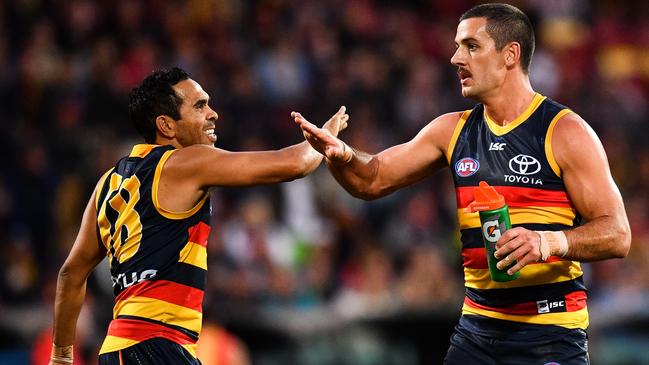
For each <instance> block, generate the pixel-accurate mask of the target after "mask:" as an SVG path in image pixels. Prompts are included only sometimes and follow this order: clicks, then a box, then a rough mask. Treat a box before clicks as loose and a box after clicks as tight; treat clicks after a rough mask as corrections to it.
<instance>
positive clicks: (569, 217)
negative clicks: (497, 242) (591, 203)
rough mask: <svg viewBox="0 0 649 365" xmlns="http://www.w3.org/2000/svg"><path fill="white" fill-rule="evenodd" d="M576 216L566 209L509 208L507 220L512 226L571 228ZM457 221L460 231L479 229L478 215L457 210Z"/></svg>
mask: <svg viewBox="0 0 649 365" xmlns="http://www.w3.org/2000/svg"><path fill="white" fill-rule="evenodd" d="M576 216H577V214H576V210H575V209H574V208H568V207H537V206H529V207H509V218H510V220H511V223H512V224H525V223H541V224H563V225H566V226H572V225H573V221H574V219H575V217H576ZM457 221H458V224H459V226H460V229H468V228H479V227H480V215H479V214H478V213H468V212H466V211H465V209H464V208H460V209H458V210H457Z"/></svg>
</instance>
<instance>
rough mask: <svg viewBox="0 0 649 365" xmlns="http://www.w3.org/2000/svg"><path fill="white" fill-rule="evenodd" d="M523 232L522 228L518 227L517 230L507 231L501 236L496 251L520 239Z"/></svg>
mask: <svg viewBox="0 0 649 365" xmlns="http://www.w3.org/2000/svg"><path fill="white" fill-rule="evenodd" d="M521 230H522V228H521V227H516V228H512V229H508V230H506V231H505V232H504V233H503V234H502V235H500V238H499V239H498V242H496V249H499V248H501V247H502V246H503V245H504V244H506V243H507V242H509V241H511V240H513V239H514V238H516V237H518V236H519V235H520V234H521V233H522V232H521Z"/></svg>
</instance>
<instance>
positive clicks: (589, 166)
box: [552, 114, 625, 220]
mask: <svg viewBox="0 0 649 365" xmlns="http://www.w3.org/2000/svg"><path fill="white" fill-rule="evenodd" d="M552 144H553V149H554V152H555V155H556V158H557V163H558V165H559V167H560V169H561V172H562V179H563V181H564V184H565V186H566V190H567V191H568V194H569V196H570V199H571V200H572V202H573V204H574V205H575V208H576V209H577V211H578V212H579V213H580V214H581V216H583V217H584V218H585V219H586V220H592V219H594V218H597V217H602V216H616V215H620V214H621V215H625V213H624V206H623V202H622V197H621V195H620V191H619V190H618V188H617V185H616V184H615V182H614V181H613V177H612V176H611V171H610V168H609V164H608V160H607V158H606V153H605V151H604V148H603V146H602V144H601V142H600V140H599V138H598V137H597V135H596V134H595V132H594V131H593V130H592V129H591V128H590V126H588V124H586V122H584V121H583V120H581V118H579V117H578V116H577V115H575V114H568V115H567V116H566V117H564V118H563V120H560V121H559V123H557V126H556V127H555V132H554V135H553V138H552Z"/></svg>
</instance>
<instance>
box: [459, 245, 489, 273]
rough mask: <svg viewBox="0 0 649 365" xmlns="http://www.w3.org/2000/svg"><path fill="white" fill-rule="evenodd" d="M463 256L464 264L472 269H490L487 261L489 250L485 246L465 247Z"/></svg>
mask: <svg viewBox="0 0 649 365" xmlns="http://www.w3.org/2000/svg"><path fill="white" fill-rule="evenodd" d="M462 258H463V259H464V264H463V265H462V266H464V267H468V268H470V269H488V268H489V263H488V262H487V250H486V249H485V248H484V247H478V248H463V249H462Z"/></svg>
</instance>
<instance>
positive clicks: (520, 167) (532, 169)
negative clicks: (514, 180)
mask: <svg viewBox="0 0 649 365" xmlns="http://www.w3.org/2000/svg"><path fill="white" fill-rule="evenodd" d="M509 169H510V170H512V171H514V172H515V173H517V174H521V175H534V174H536V173H537V172H539V171H540V170H541V164H540V163H539V161H538V160H537V159H535V158H534V157H532V156H528V155H517V156H516V157H514V158H512V159H511V160H509Z"/></svg>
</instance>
